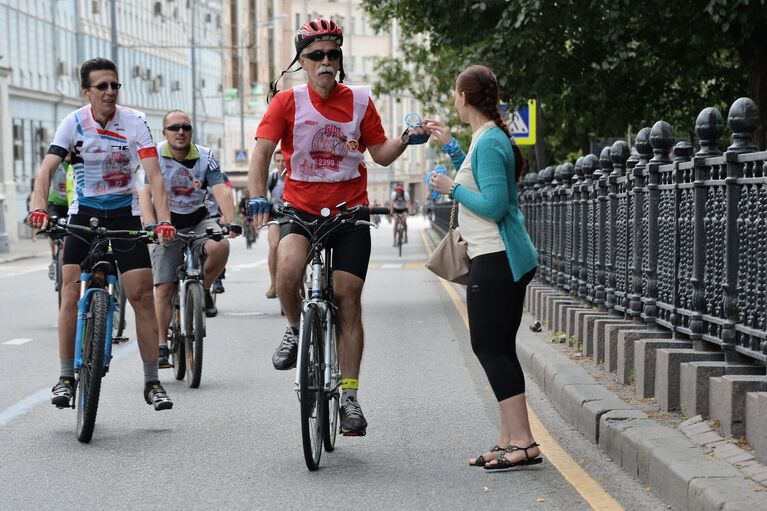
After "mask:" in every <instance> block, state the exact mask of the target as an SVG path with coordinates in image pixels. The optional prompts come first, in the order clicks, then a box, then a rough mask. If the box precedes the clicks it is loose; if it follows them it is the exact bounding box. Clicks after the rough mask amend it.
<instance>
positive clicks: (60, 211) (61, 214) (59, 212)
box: [48, 202, 69, 218]
mask: <svg viewBox="0 0 767 511" xmlns="http://www.w3.org/2000/svg"><path fill="white" fill-rule="evenodd" d="M68 212H69V206H67V205H64V204H54V203H52V202H49V203H48V215H50V216H55V217H56V218H66V217H67V214H68Z"/></svg>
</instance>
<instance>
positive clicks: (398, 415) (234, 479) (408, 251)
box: [0, 218, 665, 511]
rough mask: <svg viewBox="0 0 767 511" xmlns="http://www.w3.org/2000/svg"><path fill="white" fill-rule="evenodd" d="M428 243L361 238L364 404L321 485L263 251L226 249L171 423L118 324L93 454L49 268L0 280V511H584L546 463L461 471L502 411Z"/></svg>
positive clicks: (28, 267) (556, 422)
mask: <svg viewBox="0 0 767 511" xmlns="http://www.w3.org/2000/svg"><path fill="white" fill-rule="evenodd" d="M425 227H426V223H425V222H423V221H422V220H421V219H420V218H413V219H411V234H410V243H409V244H408V245H406V246H405V249H404V252H403V257H402V258H399V257H397V255H396V253H395V249H394V248H392V247H391V226H390V224H387V223H384V224H382V228H381V229H379V230H378V231H374V233H373V255H372V258H371V267H370V271H369V273H368V279H367V283H366V286H365V292H364V297H363V303H364V324H365V329H366V339H365V346H366V348H365V356H364V360H363V367H362V376H361V387H360V393H359V399H360V403H361V404H362V407H363V410H364V412H365V415H366V417H367V420H368V422H369V424H370V425H369V428H368V435H367V436H366V437H362V438H346V437H339V439H338V442H337V445H336V451H335V452H333V453H330V454H328V453H325V454H323V457H322V462H321V464H322V466H321V468H320V470H319V471H317V472H309V471H308V470H307V469H306V467H305V465H304V461H303V455H302V451H301V440H300V425H299V420H298V419H299V408H298V401H297V399H296V395H295V392H294V384H293V381H294V372H293V371H286V372H278V371H275V370H274V369H273V368H272V366H271V355H272V352H273V350H274V348H275V347H276V345H277V343H278V342H279V340H280V339H281V336H282V333H283V331H284V327H285V322H284V318H282V317H281V315H280V309H279V303H278V301H277V300H268V299H266V298H265V296H264V292H265V290H266V288H267V286H268V279H269V276H268V275H269V274H268V271H267V268H266V255H267V254H266V244H265V241H266V239H265V236H262V237H260V238H259V240H258V242H257V243H256V245H255V246H254V248H253V249H251V250H246V248H245V242H244V240H241V239H240V240H235V241H234V242H233V250H232V256H231V258H230V264H229V266H228V274H227V279H226V280H225V285H226V293H225V294H224V295H222V296H221V297H220V299H219V302H218V304H219V309H220V313H219V316H218V317H217V318H214V319H210V320H208V337H207V338H206V345H205V361H204V369H203V378H202V385H201V387H200V388H199V389H190V388H188V387H187V386H186V384H185V382H176V381H175V380H173V376H172V374H171V371H170V370H163V371H161V378H162V379H163V382H164V383H165V386H166V389H167V390H168V392H169V394H170V396H171V397H172V398H173V400H174V403H175V405H174V408H173V410H171V411H166V412H155V411H153V409H152V408H151V407H149V406H148V405H146V404H145V403H144V401H143V396H142V389H143V379H142V373H141V363H140V359H139V355H138V350H137V349H136V342H135V333H134V332H135V330H134V328H133V317H132V314H130V313H129V329H128V332H129V335H130V336H131V338H132V341H131V342H130V343H128V344H126V345H120V346H118V347H116V348H115V358H116V360H115V361H114V362H113V364H112V369H111V371H110V373H109V374H108V375H107V377H106V378H105V380H104V382H103V387H102V394H101V400H100V405H99V411H98V419H97V424H96V430H95V433H94V436H93V440H92V441H91V443H90V444H80V443H79V442H78V441H77V440H76V438H75V431H74V430H75V420H76V418H75V412H74V411H73V410H58V409H56V408H54V407H52V406H51V405H50V401H49V394H50V387H51V386H52V385H53V384H54V382H55V381H56V379H57V376H58V359H57V345H56V327H55V323H56V316H55V307H56V297H55V294H54V293H53V286H52V283H51V282H50V281H49V280H48V279H47V275H46V268H47V263H48V261H46V260H45V258H37V259H29V260H24V261H17V262H13V263H7V264H3V265H0V310H2V317H1V319H0V362H2V366H3V368H4V370H3V371H0V386H1V387H0V388H2V389H3V391H2V392H1V393H0V509H2V510H6V509H8V510H16V509H62V508H64V509H65V508H73V509H83V508H92V507H96V506H98V507H99V508H102V509H126V508H130V509H160V508H162V509H182V508H185V509H203V508H204V509H301V510H307V509H308V510H313V509H320V508H325V509H327V508H331V507H332V508H335V509H340V510H360V509H364V510H365V511H368V510H375V509H419V510H420V509H440V510H442V509H478V508H502V509H515V510H516V509H519V510H526V509H534V510H538V509H546V510H549V509H553V510H567V511H578V510H583V509H590V508H591V506H590V505H589V504H588V503H587V501H586V500H584V497H583V496H582V495H581V494H580V493H579V492H578V488H576V487H575V486H573V485H571V484H570V483H569V482H568V481H567V480H566V478H565V475H563V474H561V473H560V472H558V471H557V470H556V469H555V468H554V467H553V465H551V464H550V463H547V462H545V461H544V463H543V464H542V465H538V466H536V467H531V468H528V469H523V470H517V471H515V472H512V473H508V472H507V473H488V472H486V471H484V470H482V469H478V468H472V467H469V466H468V465H467V460H468V458H469V457H472V456H474V455H476V454H478V453H480V452H482V451H483V449H485V448H487V447H489V446H490V445H492V444H494V443H495V440H496V437H495V435H496V422H497V420H498V417H497V404H496V403H495V402H494V399H493V395H492V392H491V391H490V389H489V387H488V385H487V381H486V379H485V377H484V373H483V372H482V369H481V367H480V366H479V364H478V362H477V361H476V359H475V358H474V355H473V354H472V353H471V349H470V347H469V343H468V333H467V331H466V329H465V327H464V326H463V323H462V322H461V321H460V319H459V317H458V314H457V312H456V308H455V305H454V304H453V302H452V301H451V300H450V299H449V297H448V296H447V295H446V293H445V291H444V288H443V287H442V285H441V283H440V282H439V281H438V279H437V278H436V277H434V276H433V275H432V274H431V273H430V272H428V271H427V270H426V269H424V268H423V264H422V263H423V261H424V260H425V258H426V251H425V248H424V245H423V242H422V237H421V236H420V234H419V231H420V230H421V229H423V228H425ZM525 327H526V326H525V325H523V328H525ZM528 399H529V402H530V406H531V408H532V409H533V410H534V411H535V413H536V414H537V415H538V417H539V418H540V419H541V421H542V422H543V423H544V425H545V426H546V428H547V429H548V431H549V433H550V434H551V436H552V437H553V438H554V439H556V441H557V442H559V443H560V444H561V445H562V447H564V448H565V449H566V450H567V451H568V452H569V454H570V455H571V456H572V457H573V459H574V460H575V461H576V462H577V463H578V464H579V465H580V466H582V467H583V468H585V469H586V470H587V472H588V473H589V474H590V475H591V477H592V478H594V480H596V481H597V482H598V483H599V484H600V485H601V486H602V487H603V488H604V489H605V491H606V492H607V493H609V494H610V495H611V496H612V497H613V498H614V499H616V500H617V501H618V502H619V503H620V505H622V506H623V507H624V508H625V509H663V508H665V506H663V505H662V504H661V503H660V502H658V501H657V500H656V499H655V498H654V497H653V496H652V495H650V494H648V492H647V491H645V489H644V488H642V487H641V486H640V485H639V484H637V483H636V482H635V481H634V480H633V479H631V478H630V477H628V476H627V475H626V474H625V473H623V472H622V471H621V470H620V469H618V468H616V467H615V466H614V465H613V464H612V463H611V462H610V461H609V460H608V459H607V458H606V457H605V456H604V455H603V454H602V453H601V451H599V450H598V449H597V448H596V447H595V446H593V445H592V444H590V443H589V442H588V441H587V440H585V439H584V438H583V437H581V436H580V435H579V434H578V433H577V432H575V431H574V430H573V429H572V428H571V427H570V426H569V425H568V424H567V423H565V422H564V421H562V419H561V418H560V417H559V415H558V414H557V413H556V412H555V411H554V410H553V409H552V408H551V406H550V405H549V404H548V402H547V401H546V400H545V397H544V396H543V395H542V393H541V392H540V391H539V389H538V388H536V387H535V385H534V384H533V383H532V382H529V385H528ZM543 449H544V456H545V452H546V451H545V449H546V446H545V445H544V446H543Z"/></svg>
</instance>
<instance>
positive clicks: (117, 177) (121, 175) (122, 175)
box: [101, 153, 131, 189]
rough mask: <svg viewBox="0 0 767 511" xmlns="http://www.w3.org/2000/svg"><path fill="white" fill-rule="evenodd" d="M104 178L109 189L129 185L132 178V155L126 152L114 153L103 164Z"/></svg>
mask: <svg viewBox="0 0 767 511" xmlns="http://www.w3.org/2000/svg"><path fill="white" fill-rule="evenodd" d="M101 169H102V176H101V177H102V178H103V179H104V182H105V183H106V187H107V189H110V188H122V187H124V186H128V183H130V179H131V165H130V156H128V155H127V154H124V153H112V154H110V155H109V156H108V157H107V158H106V159H105V160H104V163H102V165H101Z"/></svg>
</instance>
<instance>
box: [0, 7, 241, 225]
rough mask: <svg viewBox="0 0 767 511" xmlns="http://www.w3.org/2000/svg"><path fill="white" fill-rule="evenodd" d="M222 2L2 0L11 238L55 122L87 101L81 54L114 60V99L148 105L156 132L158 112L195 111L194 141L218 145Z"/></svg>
mask: <svg viewBox="0 0 767 511" xmlns="http://www.w3.org/2000/svg"><path fill="white" fill-rule="evenodd" d="M225 7H226V5H224V4H223V3H222V0H165V1H153V0H120V1H119V2H117V1H116V0H0V28H1V30H2V31H1V32H0V66H2V67H4V68H8V70H9V71H8V77H7V99H6V100H7V105H8V107H7V112H3V111H0V119H1V118H2V116H7V117H8V118H9V120H10V125H11V133H10V137H7V136H6V137H4V138H3V139H0V140H8V141H9V143H10V147H7V143H8V142H5V143H3V148H2V151H0V154H2V155H3V160H2V161H3V169H2V172H3V177H2V181H1V186H2V189H0V192H2V193H3V194H4V195H5V198H6V204H7V207H6V208H5V209H6V211H5V214H6V228H7V230H8V233H9V237H10V238H11V239H13V238H15V236H16V235H17V232H18V231H21V232H22V233H24V232H25V229H24V227H23V226H22V225H21V223H20V222H21V220H22V219H23V216H24V214H25V212H26V198H27V196H28V195H29V193H30V191H31V188H32V183H33V180H34V176H35V173H36V171H37V169H38V168H39V165H40V163H41V161H42V158H43V157H44V156H45V153H46V151H47V149H48V146H49V144H50V142H51V140H52V138H53V134H54V132H55V129H56V127H57V126H58V124H59V122H60V121H61V120H62V119H63V118H64V117H65V116H66V115H67V114H69V113H70V112H71V111H72V110H74V109H75V108H78V107H79V106H82V105H83V104H84V99H83V97H82V94H81V89H80V77H79V65H80V64H81V63H82V62H84V61H85V60H88V59H90V58H94V57H106V58H110V59H112V60H114V61H115V62H116V63H117V65H118V69H119V70H120V81H121V82H122V84H123V87H122V89H121V90H120V96H119V102H120V104H122V105H125V106H129V107H132V108H135V109H137V110H141V111H143V112H144V113H145V114H146V117H147V121H148V122H149V125H150V127H151V129H152V132H153V134H154V136H155V139H157V140H159V139H160V138H162V135H161V128H162V117H163V115H164V114H165V113H166V112H167V111H168V110H172V109H181V110H185V111H187V112H189V113H190V114H193V115H194V117H195V121H196V122H195V128H196V129H195V141H196V142H198V143H202V144H204V145H208V146H211V147H212V148H213V149H214V150H215V151H216V152H217V153H220V151H221V149H222V147H223V139H224V136H225V132H224V110H223V104H224V101H223V95H224V87H223V74H224V73H223V70H224V58H225V54H226V51H225V50H226V49H225V45H226V44H227V38H226V36H225V30H226V27H227V20H226V14H227V13H228V9H226V8H225ZM193 46H194V47H195V51H194V54H193V51H192V47H193ZM2 90H3V89H2V88H0V92H2ZM2 105H3V101H2V98H0V110H1V109H2ZM13 226H17V228H18V230H17V229H14V228H13Z"/></svg>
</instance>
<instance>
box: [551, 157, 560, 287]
mask: <svg viewBox="0 0 767 511" xmlns="http://www.w3.org/2000/svg"><path fill="white" fill-rule="evenodd" d="M561 185H562V165H557V166H556V168H555V170H554V179H553V180H552V181H551V204H552V208H553V215H552V217H553V218H552V222H551V235H552V236H551V246H552V256H551V259H552V263H551V285H552V287H557V285H558V283H559V279H560V275H561V273H562V265H561V261H562V247H561V246H560V243H559V242H560V237H559V231H560V230H561V229H562V203H561V202H560V200H559V199H560V197H559V189H560V188H561Z"/></svg>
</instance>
